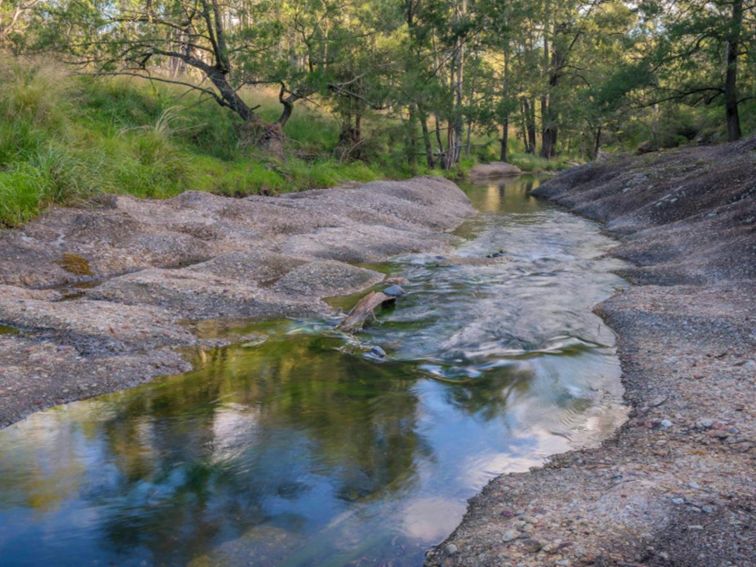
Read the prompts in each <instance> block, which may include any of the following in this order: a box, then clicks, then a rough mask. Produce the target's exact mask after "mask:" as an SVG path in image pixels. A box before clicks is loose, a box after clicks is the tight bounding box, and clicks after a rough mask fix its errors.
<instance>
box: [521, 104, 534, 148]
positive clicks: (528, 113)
mask: <svg viewBox="0 0 756 567" xmlns="http://www.w3.org/2000/svg"><path fill="white" fill-rule="evenodd" d="M523 103H524V105H525V119H526V120H527V123H528V144H527V152H528V153H529V154H535V153H536V117H535V101H529V100H528V99H527V98H526V99H523Z"/></svg>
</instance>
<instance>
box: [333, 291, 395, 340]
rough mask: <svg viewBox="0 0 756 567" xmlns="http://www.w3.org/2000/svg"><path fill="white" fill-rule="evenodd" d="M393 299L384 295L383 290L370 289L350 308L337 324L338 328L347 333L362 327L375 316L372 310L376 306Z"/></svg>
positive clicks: (393, 299) (393, 298)
mask: <svg viewBox="0 0 756 567" xmlns="http://www.w3.org/2000/svg"><path fill="white" fill-rule="evenodd" d="M395 300H396V298H395V297H391V296H389V295H386V294H385V293H383V292H380V291H371V292H370V293H368V294H367V295H366V296H365V297H363V298H362V299H360V300H359V301H358V302H357V305H355V306H354V308H352V310H351V311H350V312H349V314H348V315H347V316H346V318H345V319H344V320H343V321H342V322H341V323H340V324H339V329H341V330H342V331H346V332H347V333H352V332H354V331H358V330H360V329H362V327H363V326H364V325H365V322H366V321H367V320H368V319H369V318H371V317H375V313H374V310H375V308H376V307H379V306H381V305H383V304H384V303H391V302H393V301H395Z"/></svg>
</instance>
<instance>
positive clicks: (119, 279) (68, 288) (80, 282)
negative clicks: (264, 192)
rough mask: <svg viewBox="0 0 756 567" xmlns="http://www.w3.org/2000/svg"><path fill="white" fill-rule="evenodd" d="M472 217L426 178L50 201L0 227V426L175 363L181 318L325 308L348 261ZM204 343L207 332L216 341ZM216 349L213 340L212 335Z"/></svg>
mask: <svg viewBox="0 0 756 567" xmlns="http://www.w3.org/2000/svg"><path fill="white" fill-rule="evenodd" d="M472 214H474V209H473V208H472V206H471V205H470V203H469V201H468V199H467V197H466V196H465V194H464V193H463V192H462V191H461V190H460V189H459V188H458V187H457V186H456V185H455V184H454V183H452V182H450V181H447V180H445V179H439V178H436V177H421V178H415V179H410V180H406V181H377V182H374V183H368V184H366V185H364V186H361V187H355V188H339V189H327V190H315V191H305V192H302V193H295V194H289V195H284V196H281V197H258V196H255V197H248V198H246V199H232V198H228V197H222V196H218V195H212V194H208V193H198V192H186V193H183V194H181V195H179V196H177V197H175V198H173V199H168V200H165V201H153V200H144V199H135V198H132V197H124V196H109V197H106V198H102V199H100V200H99V201H98V203H95V204H92V205H91V206H90V208H86V209H82V208H53V209H51V210H50V211H48V212H47V213H46V214H44V215H43V216H42V217H40V218H38V219H36V220H34V221H32V222H31V223H29V224H28V225H26V226H24V227H22V228H20V229H16V230H3V231H0V325H5V326H8V327H11V328H13V329H16V330H18V333H17V334H3V335H0V341H2V342H1V344H0V346H1V347H2V350H0V426H4V425H8V424H10V423H12V422H13V421H16V420H18V419H21V418H22V417H24V416H25V415H27V414H28V413H29V412H31V411H35V410H38V409H42V408H44V407H47V406H50V405H54V404H57V403H61V402H67V401H72V400H75V399H81V398H85V397H89V396H94V395H97V394H100V393H104V392H108V391H112V390H117V389H119V388H124V387H127V386H131V385H134V384H136V383H138V382H140V381H144V380H147V379H150V378H153V377H155V376H158V375H161V374H171V373H176V372H183V371H186V370H188V365H187V363H186V362H184V360H183V358H182V357H181V356H180V355H179V354H177V353H176V352H174V351H173V350H172V349H174V348H177V347H186V346H193V345H196V344H198V343H199V342H200V341H199V340H198V339H197V337H196V336H195V335H194V334H193V333H192V332H191V330H190V327H189V326H188V325H186V324H185V320H191V321H199V320H206V319H218V318H235V319H238V318H251V319H270V318H279V317H300V316H307V315H314V314H321V313H322V314H325V313H330V312H331V311H332V309H331V308H330V307H329V306H328V304H326V303H325V302H324V301H323V298H326V297H331V296H336V295H344V294H351V293H354V292H357V291H360V290H362V289H366V288H369V287H371V286H373V285H375V284H377V283H380V282H381V281H382V280H383V279H384V277H385V276H384V274H381V273H378V272H376V271H373V270H368V269H365V268H361V267H357V266H354V265H352V264H351V263H353V262H354V263H356V262H377V261H383V260H386V259H388V258H389V257H391V256H392V255H395V254H400V253H409V252H419V251H430V250H439V251H445V250H446V249H448V248H449V247H450V246H451V245H452V244H453V243H454V242H455V239H454V237H452V236H451V235H450V234H448V233H449V231H451V230H452V229H454V228H456V227H457V226H458V225H459V224H460V223H461V222H462V221H463V220H464V218H466V217H467V216H470V215H472ZM217 342H218V341H214V342H213V344H216V343H217ZM221 342H222V341H221Z"/></svg>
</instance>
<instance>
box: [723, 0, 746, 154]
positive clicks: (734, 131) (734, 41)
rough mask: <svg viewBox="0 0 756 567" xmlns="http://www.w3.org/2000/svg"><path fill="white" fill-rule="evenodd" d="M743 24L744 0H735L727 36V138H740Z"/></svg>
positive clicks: (733, 139)
mask: <svg viewBox="0 0 756 567" xmlns="http://www.w3.org/2000/svg"><path fill="white" fill-rule="evenodd" d="M742 26H743V0H733V2H732V19H731V22H730V34H729V36H728V38H727V72H726V74H725V84H724V95H725V115H726V117H727V139H728V140H730V141H731V142H734V141H735V140H739V139H740V137H741V135H742V133H741V130H740V116H739V114H738V89H737V81H738V49H739V48H740V30H741V28H742Z"/></svg>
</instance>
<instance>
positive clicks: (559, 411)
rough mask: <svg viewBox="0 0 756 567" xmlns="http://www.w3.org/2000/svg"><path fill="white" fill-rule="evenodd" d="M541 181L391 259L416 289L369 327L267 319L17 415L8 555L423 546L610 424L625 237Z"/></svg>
mask: <svg viewBox="0 0 756 567" xmlns="http://www.w3.org/2000/svg"><path fill="white" fill-rule="evenodd" d="M537 183H538V181H537V179H533V178H529V177H522V178H518V179H510V180H507V181H505V182H503V183H501V184H499V183H492V184H490V185H484V186H479V187H470V188H468V193H469V195H470V198H471V200H472V201H473V203H474V204H475V205H476V207H477V208H478V209H479V210H480V211H481V213H480V215H479V216H478V217H476V218H475V219H473V220H471V221H469V222H467V223H465V225H463V226H462V227H460V229H459V230H458V231H457V234H458V235H459V236H461V237H462V238H463V239H464V240H463V241H462V243H461V244H460V245H459V247H458V248H457V249H456V250H455V252H454V254H453V255H444V256H438V255H434V254H419V255H411V256H406V257H402V258H398V259H396V260H395V261H394V262H392V263H391V264H386V265H383V266H380V268H382V269H386V270H388V271H390V272H391V273H392V274H400V275H402V276H404V277H406V278H407V279H408V280H409V282H410V283H409V284H408V285H406V286H405V288H406V291H407V292H408V293H407V295H406V296H404V297H402V298H401V299H400V300H399V301H398V302H397V304H396V306H395V307H393V308H390V309H387V310H384V311H383V312H381V313H380V314H379V322H378V324H376V325H373V326H371V327H370V328H369V329H367V331H366V332H365V333H363V334H361V335H360V336H359V338H358V339H349V338H347V337H344V336H341V335H339V334H338V333H335V332H333V330H332V328H331V326H332V324H333V322H332V321H327V320H325V321H278V322H273V323H266V324H260V325H255V326H253V327H251V328H246V329H244V332H245V333H249V332H250V331H254V332H256V333H257V334H258V335H259V336H260V337H261V338H260V340H253V341H247V342H245V343H244V344H243V345H237V346H232V347H228V348H219V349H205V350H203V351H201V352H197V353H195V354H194V357H195V368H196V370H194V371H193V372H190V373H188V374H185V375H181V376H175V377H170V378H165V379H160V380H157V381H154V382H152V383H150V384H147V385H144V386H141V387H138V388H134V389H131V390H128V391H125V392H120V393H117V394H112V395H107V396H102V397H99V398H96V399H94V400H89V401H83V402H78V403H74V404H69V405H67V406H63V407H59V408H53V409H51V410H47V411H44V412H40V413H37V414H35V415H32V416H31V417H29V418H27V419H26V420H24V421H22V422H20V423H17V424H15V425H13V426H11V427H8V428H6V429H4V430H0V564H2V565H4V566H10V565H77V566H83V565H151V564H159V565H186V564H189V565H193V566H204V565H260V566H266V567H267V566H276V565H278V566H299V565H318V566H320V565H334V566H339V565H376V564H381V565H420V564H421V563H422V558H423V552H424V550H425V549H426V548H427V547H428V546H430V545H432V544H435V543H437V542H439V541H441V540H442V539H444V537H445V536H447V535H448V534H449V533H450V532H451V531H452V530H453V529H454V527H455V526H456V525H457V524H458V523H459V521H460V520H461V518H462V515H463V514H464V511H465V501H466V500H467V499H468V498H469V497H471V496H472V495H473V494H475V493H476V492H477V491H479V490H480V489H481V487H482V486H483V485H484V484H485V483H486V482H487V481H488V480H489V479H491V478H492V477H493V476H495V475H498V474H501V473H503V472H508V471H524V470H527V469H528V468H529V467H531V466H534V465H538V464H540V463H542V462H543V460H544V459H545V458H546V457H547V456H548V455H551V454H554V453H557V452H561V451H565V450H568V449H570V448H574V447H577V446H584V445H588V444H595V443H597V442H599V441H600V440H601V439H603V438H605V437H606V436H608V435H609V434H610V433H611V432H612V431H613V430H614V429H615V428H616V427H617V426H618V425H619V424H620V423H621V422H622V420H623V419H624V417H625V410H624V407H623V405H622V388H621V385H620V380H619V375H620V370H619V362H618V360H617V357H616V354H615V350H614V337H613V334H612V333H611V331H610V330H609V329H607V327H606V326H605V325H604V324H603V323H602V322H601V320H600V319H599V318H598V317H597V316H595V315H594V314H592V312H591V308H592V306H593V305H595V304H596V303H598V302H599V301H601V300H602V299H605V298H606V297H608V296H609V295H611V294H612V292H613V291H614V290H615V289H616V288H619V287H622V286H623V285H624V284H623V281H622V280H621V279H620V278H619V277H617V276H615V275H613V274H612V273H611V271H612V270H614V269H616V268H617V267H618V262H617V261H616V260H613V259H610V258H607V257H605V256H604V254H605V252H606V251H607V250H608V249H609V248H610V247H611V246H612V245H613V241H612V240H611V239H609V238H608V237H606V236H604V235H602V234H601V232H600V230H599V228H598V226H597V225H595V224H594V223H592V222H590V221H587V220H584V219H581V218H579V217H577V216H575V215H572V214H570V213H567V212H564V211H562V210H559V209H557V208H555V207H552V206H550V205H548V204H545V203H543V202H539V201H536V200H535V199H534V198H532V197H530V196H528V194H527V191H528V189H530V188H532V186H533V185H534V184H537ZM341 301H342V302H343V300H341ZM205 327H206V328H205V332H208V333H209V332H211V331H212V326H210V325H206V326H205ZM0 332H1V331H0ZM376 346H377V347H380V349H373V347H376ZM371 349H373V352H372V354H371ZM381 349H382V350H383V351H385V353H386V356H385V357H382V356H381V355H380V351H381ZM376 353H377V354H376Z"/></svg>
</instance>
